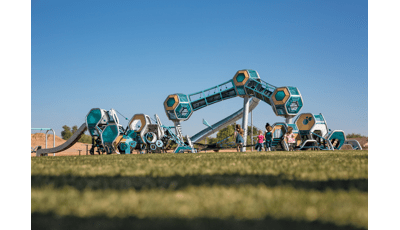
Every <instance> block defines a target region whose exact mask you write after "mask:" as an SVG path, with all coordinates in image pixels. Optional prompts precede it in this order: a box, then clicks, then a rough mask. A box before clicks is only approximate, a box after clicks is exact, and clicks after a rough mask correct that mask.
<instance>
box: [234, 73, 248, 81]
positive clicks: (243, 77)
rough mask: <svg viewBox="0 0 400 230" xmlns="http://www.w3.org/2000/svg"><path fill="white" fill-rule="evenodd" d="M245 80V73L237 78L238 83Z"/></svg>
mask: <svg viewBox="0 0 400 230" xmlns="http://www.w3.org/2000/svg"><path fill="white" fill-rule="evenodd" d="M245 78H246V76H244V74H243V73H239V74H238V75H237V76H236V81H237V82H242V81H243V80H244V79H245Z"/></svg>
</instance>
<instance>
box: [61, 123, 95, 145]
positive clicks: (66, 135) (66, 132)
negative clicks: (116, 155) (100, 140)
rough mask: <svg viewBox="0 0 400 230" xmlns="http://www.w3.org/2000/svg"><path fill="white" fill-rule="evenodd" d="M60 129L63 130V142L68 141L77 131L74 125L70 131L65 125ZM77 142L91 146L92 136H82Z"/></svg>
mask: <svg viewBox="0 0 400 230" xmlns="http://www.w3.org/2000/svg"><path fill="white" fill-rule="evenodd" d="M62 128H63V131H61V137H62V139H64V140H68V139H69V138H70V137H71V136H72V135H74V133H75V132H76V131H78V126H76V125H74V126H72V129H71V128H70V127H69V126H67V125H64V126H63V127H62ZM78 142H82V143H88V144H91V143H92V136H90V135H86V134H82V136H81V138H79V140H78Z"/></svg>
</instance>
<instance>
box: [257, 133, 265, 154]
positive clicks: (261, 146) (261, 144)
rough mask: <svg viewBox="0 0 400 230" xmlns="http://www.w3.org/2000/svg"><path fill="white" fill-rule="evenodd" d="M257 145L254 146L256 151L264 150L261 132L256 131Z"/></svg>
mask: <svg viewBox="0 0 400 230" xmlns="http://www.w3.org/2000/svg"><path fill="white" fill-rule="evenodd" d="M257 138H258V143H257V144H256V150H258V151H259V152H261V150H262V149H263V148H264V136H263V135H262V131H261V130H259V131H258V136H257Z"/></svg>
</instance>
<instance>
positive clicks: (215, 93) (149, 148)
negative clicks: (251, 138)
mask: <svg viewBox="0 0 400 230" xmlns="http://www.w3.org/2000/svg"><path fill="white" fill-rule="evenodd" d="M234 97H241V98H243V108H241V109H239V110H238V111H236V112H234V113H233V114H231V115H229V116H227V117H226V118H224V119H222V120H220V121H218V122H216V123H215V124H213V125H208V123H207V126H208V127H207V128H205V129H203V130H201V131H200V132H198V133H197V134H195V135H193V136H192V137H189V136H186V137H184V136H183V134H182V122H183V121H186V120H188V119H189V118H190V117H191V115H192V114H193V113H194V112H195V111H198V110H200V109H203V108H205V107H207V106H210V105H213V104H215V103H218V102H221V101H224V100H227V99H231V98H234ZM260 101H263V102H265V103H267V104H268V105H270V106H271V107H272V109H273V111H274V113H275V115H276V116H280V117H283V118H285V122H278V123H275V124H274V125H273V126H272V127H273V143H272V146H273V147H274V148H275V149H276V150H279V149H280V150H286V151H287V150H288V147H287V144H286V142H285V141H284V134H285V133H286V131H287V128H288V127H289V126H291V127H293V132H294V134H295V137H296V140H297V141H296V148H297V149H299V150H305V149H309V148H313V149H320V150H338V149H341V148H342V146H343V145H350V146H351V147H352V148H353V149H362V148H361V146H360V144H359V143H358V142H357V141H356V140H346V136H345V134H344V132H343V131H341V130H334V131H331V130H330V129H328V126H327V124H326V121H325V118H324V117H323V115H322V114H318V115H314V114H311V113H303V114H300V115H299V116H298V117H297V118H296V119H295V122H292V120H293V118H294V117H295V116H296V115H297V114H298V113H299V112H300V110H301V108H302V107H303V98H302V96H301V94H300V91H299V90H298V89H297V88H296V87H292V86H284V87H275V86H273V85H271V84H269V83H267V82H265V81H263V80H262V79H261V78H260V77H259V75H258V73H257V71H255V70H249V69H245V70H239V71H237V72H236V74H235V75H234V77H233V78H232V79H230V80H229V81H226V82H224V83H222V84H219V85H217V86H214V87H211V88H209V89H206V90H202V91H199V92H196V93H193V94H183V93H176V94H171V95H168V96H167V98H166V99H165V101H164V109H165V113H166V115H167V117H168V119H169V120H171V121H172V122H173V123H174V126H164V125H162V123H161V120H160V118H159V117H158V115H157V114H156V115H155V120H154V122H152V121H151V118H150V117H149V116H148V115H146V114H135V115H134V116H133V117H132V118H131V119H130V120H129V122H128V126H127V127H126V128H123V127H122V125H120V124H119V119H118V116H117V114H116V111H115V110H114V109H110V110H109V111H106V110H104V109H100V108H94V109H91V110H90V111H89V113H88V115H87V116H86V121H85V123H84V124H82V125H81V127H80V128H79V129H78V131H76V132H75V133H74V135H73V136H72V137H71V138H70V139H68V140H67V142H65V143H64V144H63V145H60V146H58V147H55V148H52V149H39V150H37V152H38V153H39V154H46V153H50V152H52V153H56V152H59V151H63V150H65V149H67V148H69V147H70V146H72V145H73V144H74V143H75V142H76V141H77V140H79V138H80V136H81V135H82V134H83V133H84V132H85V131H86V130H88V131H89V133H90V135H91V136H92V137H93V138H92V141H93V142H92V148H91V149H90V154H94V153H95V151H96V152H98V153H99V154H100V153H104V152H105V153H107V154H111V153H113V152H116V153H122V154H130V153H132V151H135V150H136V151H139V152H140V153H145V152H146V153H152V152H158V153H160V152H165V151H166V150H168V149H169V148H170V147H171V146H172V145H174V144H176V147H175V149H174V152H175V153H178V152H184V151H190V152H193V153H194V152H196V148H195V147H194V145H195V144H199V143H198V142H199V141H201V140H204V139H205V138H206V137H208V136H210V135H212V134H213V133H215V132H218V131H219V130H221V129H223V128H225V127H227V126H228V125H230V124H233V123H235V122H236V121H238V120H239V119H242V127H243V129H244V137H243V139H244V145H243V146H244V147H243V148H242V151H246V146H247V143H246V142H247V123H248V114H249V113H250V112H251V111H252V110H253V109H254V108H256V107H257V105H258V104H259V102H260ZM185 139H186V140H185ZM221 146H223V143H220V145H219V146H218V145H217V146H216V147H218V148H220V147H221ZM96 149H97V150H96Z"/></svg>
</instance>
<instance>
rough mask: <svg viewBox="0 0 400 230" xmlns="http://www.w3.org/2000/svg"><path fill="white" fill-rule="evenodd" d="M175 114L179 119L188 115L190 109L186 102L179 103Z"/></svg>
mask: <svg viewBox="0 0 400 230" xmlns="http://www.w3.org/2000/svg"><path fill="white" fill-rule="evenodd" d="M175 113H176V116H177V117H178V118H180V119H185V118H188V117H189V116H190V114H191V113H192V109H191V107H190V105H189V104H187V103H180V104H179V105H178V106H177V107H176V109H175Z"/></svg>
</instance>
